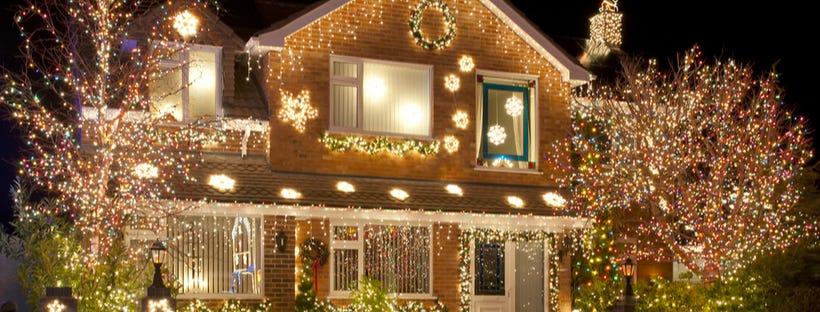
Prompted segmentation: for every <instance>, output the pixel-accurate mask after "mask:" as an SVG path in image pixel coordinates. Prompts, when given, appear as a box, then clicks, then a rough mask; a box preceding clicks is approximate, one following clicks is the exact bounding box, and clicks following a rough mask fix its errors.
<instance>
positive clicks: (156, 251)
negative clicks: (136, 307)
mask: <svg viewBox="0 0 820 312" xmlns="http://www.w3.org/2000/svg"><path fill="white" fill-rule="evenodd" d="M148 250H149V251H150V252H151V262H152V263H153V264H154V281H153V282H152V283H151V286H148V296H145V297H144V298H142V302H141V309H140V311H142V312H154V311H161V312H171V311H175V310H176V306H177V304H176V300H175V299H174V298H173V297H171V289H170V288H168V287H165V283H164V282H163V281H162V273H160V268H161V267H162V263H163V262H164V261H165V255H166V254H167V251H168V249H166V248H165V245H164V244H163V243H162V242H161V241H159V239H157V240H156V241H155V242H154V243H153V244H151V247H149V248H148Z"/></svg>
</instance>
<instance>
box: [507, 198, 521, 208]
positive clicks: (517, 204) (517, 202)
mask: <svg viewBox="0 0 820 312" xmlns="http://www.w3.org/2000/svg"><path fill="white" fill-rule="evenodd" d="M507 204H509V205H510V206H512V207H513V208H523V207H524V200H523V199H521V197H518V196H507Z"/></svg>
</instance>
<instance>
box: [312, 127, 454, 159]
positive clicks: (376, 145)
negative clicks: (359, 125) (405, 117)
mask: <svg viewBox="0 0 820 312" xmlns="http://www.w3.org/2000/svg"><path fill="white" fill-rule="evenodd" d="M319 141H320V142H322V143H323V144H324V145H325V147H327V148H329V149H331V150H333V151H336V152H346V151H351V150H357V151H360V152H363V153H367V154H370V155H375V154H378V153H381V152H389V153H391V154H394V155H398V156H402V155H404V154H407V153H408V152H411V151H412V152H416V153H418V154H419V155H422V156H428V155H433V154H436V153H438V148H439V145H440V143H439V141H438V140H433V141H430V142H429V143H425V142H423V141H417V140H412V139H408V140H403V141H392V140H388V139H387V138H386V137H376V138H374V139H370V140H368V139H365V138H362V137H358V136H345V137H341V138H339V137H334V136H332V135H330V134H328V133H327V132H325V133H323V134H322V136H321V137H320V138H319Z"/></svg>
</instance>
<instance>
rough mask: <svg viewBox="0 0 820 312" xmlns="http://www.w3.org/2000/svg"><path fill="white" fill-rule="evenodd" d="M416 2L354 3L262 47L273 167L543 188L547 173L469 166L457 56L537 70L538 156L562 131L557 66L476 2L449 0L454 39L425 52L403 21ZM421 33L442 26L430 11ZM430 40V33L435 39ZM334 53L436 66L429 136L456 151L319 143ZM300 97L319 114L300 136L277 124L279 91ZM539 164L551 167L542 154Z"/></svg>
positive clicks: (468, 103) (470, 93)
mask: <svg viewBox="0 0 820 312" xmlns="http://www.w3.org/2000/svg"><path fill="white" fill-rule="evenodd" d="M415 4H417V2H416V1H372V0H354V1H350V2H349V3H348V4H346V5H343V6H342V7H340V8H339V9H337V10H335V11H333V12H332V13H331V14H329V15H327V16H326V17H325V18H323V19H321V20H319V21H317V22H314V23H312V24H310V25H308V26H307V27H304V28H303V29H301V30H300V31H298V32H296V33H295V34H293V35H291V36H289V37H288V38H287V40H286V47H285V48H284V49H283V50H282V51H276V52H271V53H269V54H268V59H267V60H265V62H267V63H268V66H266V68H267V69H268V70H269V71H268V73H267V74H266V77H267V78H266V79H265V80H266V83H267V84H266V86H267V88H268V90H266V93H268V94H270V95H273V97H269V99H270V111H271V112H273V116H272V119H271V134H270V135H271V140H270V142H271V152H270V159H271V163H272V166H273V167H274V170H286V171H287V170H299V171H311V172H320V173H331V174H350V175H368V176H383V177H403V178H420V179H436V180H462V181H476V182H493V183H510V184H522V183H526V184H531V185H549V184H550V183H551V182H550V181H549V179H547V178H545V177H544V176H541V175H534V174H511V173H499V172H486V171H476V170H475V169H474V167H475V148H476V142H475V141H476V140H475V131H476V130H475V126H476V124H475V112H476V109H475V107H476V96H475V90H476V79H475V71H473V72H469V73H462V72H460V71H459V67H458V64H457V63H458V60H459V58H460V57H461V56H462V55H470V56H472V57H473V59H474V62H475V64H476V68H477V69H481V70H492V71H500V72H508V73H519V74H529V75H535V76H537V77H538V79H537V80H538V84H539V87H538V91H537V94H538V106H537V107H538V110H537V114H538V127H537V133H538V136H540V138H541V139H540V140H539V143H538V153H539V154H543V153H544V152H546V151H547V149H548V147H549V146H550V145H551V143H552V142H553V141H554V140H556V139H558V138H561V137H564V136H565V135H566V134H567V133H568V130H569V126H570V124H569V120H570V119H569V110H568V93H569V92H568V89H569V86H568V84H567V83H564V82H562V80H561V78H560V74H559V72H558V70H557V69H556V68H555V67H554V66H552V65H551V64H550V63H549V62H548V61H546V60H545V59H543V58H541V57H540V56H539V55H538V54H537V52H536V51H534V50H533V49H531V48H530V47H529V45H527V44H526V43H525V42H524V41H523V40H522V39H521V38H520V37H518V36H517V35H515V33H514V32H513V31H512V30H510V29H509V28H507V27H506V26H505V24H503V23H502V22H501V21H500V20H499V19H498V18H497V17H495V15H494V14H492V13H491V12H490V11H489V10H488V9H486V8H485V7H484V6H483V5H482V4H480V2H479V1H457V2H453V1H451V2H449V5H450V9H451V11H453V12H456V26H457V30H456V33H457V35H456V38H455V40H454V41H453V42H452V44H451V45H450V46H449V47H447V48H445V49H443V50H436V51H428V50H424V49H422V48H421V47H420V46H418V45H416V44H415V42H414V39H413V37H412V36H411V35H410V30H409V27H408V25H407V21H408V18H409V16H410V10H409V8H410V7H411V6H414V5H415ZM422 21H423V23H422V30H423V31H424V32H425V33H426V34H428V36H436V37H438V36H439V35H441V34H443V33H444V30H443V25H442V24H443V23H442V17H441V13H440V12H439V11H438V10H436V9H434V8H428V9H427V10H425V12H424V18H423V20H422ZM432 39H435V38H432ZM331 54H335V55H347V56H356V57H363V58H371V59H378V60H389V61H398V62H406V63H414V64H428V65H433V68H434V70H433V72H434V77H433V90H434V112H433V132H432V135H433V137H434V138H437V139H441V138H442V137H444V136H445V135H454V136H455V137H456V138H457V139H458V140H459V141H460V148H459V150H458V151H457V152H455V153H453V154H448V153H447V152H445V151H444V149H443V148H442V149H441V151H440V152H439V154H437V155H435V156H431V157H427V158H422V157H420V156H417V155H408V156H405V157H403V158H400V157H396V156H392V155H376V156H370V155H365V154H361V153H356V152H347V153H337V152H333V151H330V150H329V149H327V148H325V147H324V145H323V144H321V143H320V142H319V141H318V138H319V135H320V134H321V133H322V132H324V131H326V130H327V129H328V126H329V114H328V111H329V92H330V91H329V89H330V87H329V60H330V59H329V58H330V55H331ZM449 74H457V75H458V76H459V77H460V79H461V88H460V89H459V90H458V91H456V92H455V93H451V92H450V91H449V90H447V89H446V88H444V77H445V76H447V75H449ZM280 90H283V91H287V92H290V93H292V94H298V93H299V92H301V91H302V90H308V91H309V92H310V95H311V98H310V99H311V105H312V106H313V107H315V108H316V109H318V111H319V116H318V117H317V118H316V119H313V120H309V121H308V122H307V125H306V126H307V128H306V130H305V131H304V133H298V132H296V131H295V130H294V129H293V128H292V127H291V126H290V125H289V124H286V123H283V122H280V121H279V120H278V118H277V117H276V116H275V115H276V114H275V112H276V111H277V110H278V109H279V108H280V103H279V100H280V99H279V91H280ZM456 109H458V110H463V111H465V112H467V114H468V115H469V116H470V119H471V121H470V125H469V126H468V129H466V130H462V129H458V128H456V127H455V126H454V125H453V122H452V120H451V116H452V115H453V113H454V112H455V111H456ZM537 161H538V162H539V164H538V165H539V167H540V169H541V171H544V172H545V173H550V171H549V170H548V169H547V168H546V167H547V166H546V164H545V163H544V162H543V159H538V160H537Z"/></svg>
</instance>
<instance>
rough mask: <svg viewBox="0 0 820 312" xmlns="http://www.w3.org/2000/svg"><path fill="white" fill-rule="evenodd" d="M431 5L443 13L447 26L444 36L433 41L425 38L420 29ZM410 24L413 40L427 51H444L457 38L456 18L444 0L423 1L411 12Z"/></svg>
mask: <svg viewBox="0 0 820 312" xmlns="http://www.w3.org/2000/svg"><path fill="white" fill-rule="evenodd" d="M431 5H432V6H434V7H436V8H438V9H439V11H441V13H442V14H443V15H444V22H445V23H446V24H447V30H446V31H445V33H444V36H441V37H439V38H437V39H436V40H432V41H431V40H430V39H427V38H425V37H424V33H423V32H422V31H421V29H420V27H421V19H422V15H424V10H426V9H427V7H429V6H431ZM408 23H409V24H410V32H411V33H412V34H413V38H415V39H416V43H417V44H418V45H420V46H421V47H422V48H424V49H425V50H434V49H444V48H446V47H447V46H448V45H450V43H451V42H453V39H455V38H456V16H455V14H453V12H451V11H450V8H449V7H448V6H447V3H445V2H444V1H443V0H422V1H421V2H419V5H418V6H416V8H415V9H413V10H411V11H410V20H409V21H408Z"/></svg>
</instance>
